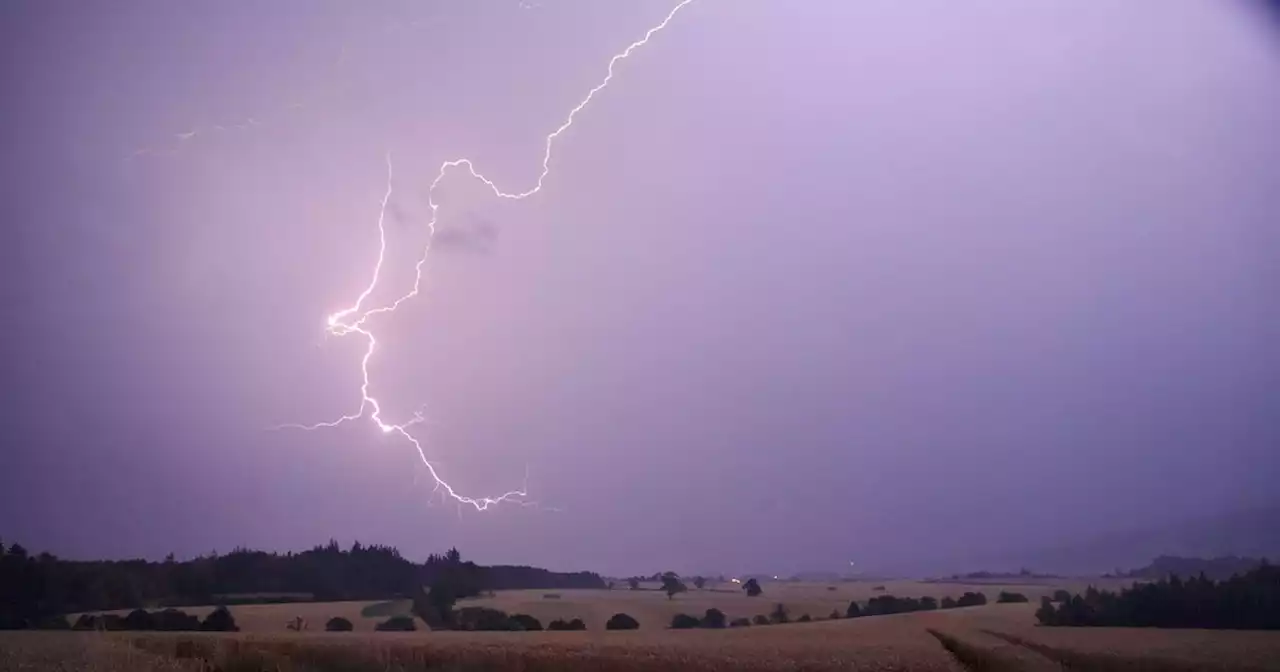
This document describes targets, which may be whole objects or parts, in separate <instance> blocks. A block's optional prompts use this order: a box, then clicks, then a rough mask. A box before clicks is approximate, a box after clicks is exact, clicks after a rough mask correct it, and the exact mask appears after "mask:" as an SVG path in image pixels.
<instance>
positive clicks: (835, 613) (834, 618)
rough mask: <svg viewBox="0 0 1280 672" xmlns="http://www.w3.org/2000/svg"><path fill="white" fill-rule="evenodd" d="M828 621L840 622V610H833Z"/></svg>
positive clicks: (828, 616) (828, 615)
mask: <svg viewBox="0 0 1280 672" xmlns="http://www.w3.org/2000/svg"><path fill="white" fill-rule="evenodd" d="M827 619H828V620H832V621H838V620H840V610H839V609H832V610H831V613H830V614H827Z"/></svg>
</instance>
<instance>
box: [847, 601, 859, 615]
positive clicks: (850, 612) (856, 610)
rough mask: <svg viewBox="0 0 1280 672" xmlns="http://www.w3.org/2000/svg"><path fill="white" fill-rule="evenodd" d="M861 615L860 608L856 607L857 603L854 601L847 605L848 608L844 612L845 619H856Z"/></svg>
mask: <svg viewBox="0 0 1280 672" xmlns="http://www.w3.org/2000/svg"><path fill="white" fill-rule="evenodd" d="M861 615H862V608H861V607H859V606H858V601H857V600H854V601H853V602H850V603H849V608H848V609H845V610H844V616H845V618H857V617H859V616H861Z"/></svg>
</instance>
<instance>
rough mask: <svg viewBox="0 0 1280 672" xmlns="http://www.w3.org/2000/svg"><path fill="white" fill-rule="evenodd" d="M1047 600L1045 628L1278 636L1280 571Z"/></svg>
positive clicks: (1266, 568) (1175, 580) (1261, 569)
mask: <svg viewBox="0 0 1280 672" xmlns="http://www.w3.org/2000/svg"><path fill="white" fill-rule="evenodd" d="M1054 597H1055V598H1057V599H1056V604H1055V600H1051V599H1049V598H1044V599H1043V600H1042V602H1041V605H1040V609H1039V610H1038V611H1036V617H1037V618H1038V619H1039V620H1040V623H1041V624H1043V625H1057V626H1124V627H1156V628H1214V629H1240V630H1280V568H1277V567H1276V566H1274V565H1271V564H1269V563H1267V562H1265V561H1263V562H1262V564H1261V565H1259V566H1258V567H1256V568H1255V569H1253V570H1250V571H1248V572H1246V573H1244V574H1242V575H1241V574H1237V575H1235V576H1232V577H1231V578H1230V579H1227V580H1225V581H1214V580H1213V579H1211V578H1208V577H1207V576H1205V575H1204V574H1200V575H1199V576H1197V577H1194V578H1191V579H1186V580H1184V579H1181V578H1179V577H1178V576H1172V577H1169V578H1163V579H1160V580H1159V581H1154V582H1151V583H1134V584H1133V586H1132V587H1130V588H1125V589H1123V590H1121V591H1120V592H1119V593H1114V592H1111V591H1100V590H1098V589H1096V588H1094V587H1092V586H1090V587H1089V589H1088V590H1087V591H1085V594H1084V595H1074V596H1069V597H1068V596H1067V595H1063V594H1056V595H1055V596H1054Z"/></svg>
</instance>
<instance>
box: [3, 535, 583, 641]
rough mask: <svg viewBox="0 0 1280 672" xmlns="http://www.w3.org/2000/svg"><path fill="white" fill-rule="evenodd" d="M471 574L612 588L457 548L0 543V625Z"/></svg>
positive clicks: (501, 581) (331, 594) (328, 593)
mask: <svg viewBox="0 0 1280 672" xmlns="http://www.w3.org/2000/svg"><path fill="white" fill-rule="evenodd" d="M463 569H464V570H465V575H466V577H467V583H468V586H467V587H468V591H478V590H500V589H514V588H604V587H605V583H604V581H603V580H602V579H601V578H600V576H599V575H597V574H595V573H592V572H575V573H559V572H550V571H547V570H544V569H538V568H535V567H518V566H505V565H499V566H493V567H484V566H480V565H476V564H475V563H472V562H462V561H461V556H460V554H458V551H457V549H452V550H450V551H449V552H448V553H446V554H443V555H434V554H433V555H431V556H430V557H428V558H427V560H426V562H422V563H415V562H412V561H410V560H408V559H406V558H404V557H403V556H401V555H400V552H399V551H398V550H397V549H395V548H394V547H391V546H378V545H369V546H365V545H362V544H360V543H359V542H356V543H355V544H353V545H352V546H351V548H349V549H343V548H341V547H339V545H338V543H337V542H336V541H330V542H329V543H328V544H327V545H323V546H316V547H315V548H313V549H311V550H308V551H303V552H301V553H293V552H288V553H283V554H281V553H267V552H265V551H253V550H248V549H236V550H234V551H232V552H231V553H228V554H226V555H218V554H210V555H207V556H201V557H198V558H194V559H191V560H184V561H178V560H175V559H174V557H173V556H172V555H170V556H169V557H167V558H165V559H164V560H163V561H161V562H154V561H148V560H107V561H76V560H61V559H59V558H56V557H54V556H53V555H50V554H48V553H41V554H39V555H31V554H30V553H29V552H28V551H27V550H26V549H25V548H23V547H22V546H21V545H19V544H13V545H11V546H5V545H4V544H0V628H22V627H38V626H40V624H41V623H42V622H45V621H47V620H48V619H49V618H50V617H53V616H56V615H60V614H65V613H73V612H82V611H105V610H112V609H132V608H139V607H162V606H186V605H197V604H236V603H242V602H255V601H256V602H263V601H293V600H317V601H329V600H380V599H393V598H397V597H409V596H413V595H415V594H416V593H418V592H420V591H421V586H424V585H430V584H432V583H433V582H435V581H436V579H437V578H438V577H439V576H440V575H441V574H443V573H445V572H446V571H448V572H456V571H463Z"/></svg>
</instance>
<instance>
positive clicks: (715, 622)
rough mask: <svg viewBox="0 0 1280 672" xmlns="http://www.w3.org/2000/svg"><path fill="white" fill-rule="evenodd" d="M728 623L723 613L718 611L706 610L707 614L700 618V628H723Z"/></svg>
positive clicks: (713, 609)
mask: <svg viewBox="0 0 1280 672" xmlns="http://www.w3.org/2000/svg"><path fill="white" fill-rule="evenodd" d="M727 621H728V619H727V618H725V615H724V612H723V611H720V610H719V609H715V608H712V609H708V610H707V613H706V614H704V615H703V616H702V627H704V628H723V627H724V626H725V625H726V622H727Z"/></svg>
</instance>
